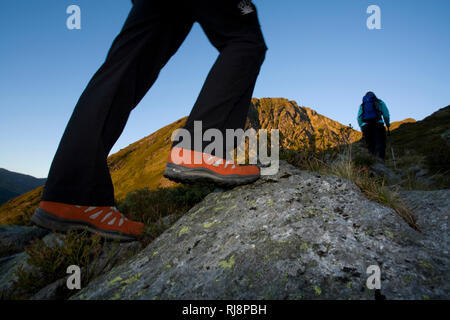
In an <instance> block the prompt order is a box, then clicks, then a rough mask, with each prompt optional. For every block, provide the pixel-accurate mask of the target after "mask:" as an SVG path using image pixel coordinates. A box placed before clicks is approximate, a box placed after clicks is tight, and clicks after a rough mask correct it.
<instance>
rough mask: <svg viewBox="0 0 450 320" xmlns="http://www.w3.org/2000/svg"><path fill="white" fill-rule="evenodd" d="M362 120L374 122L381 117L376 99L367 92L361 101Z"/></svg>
mask: <svg viewBox="0 0 450 320" xmlns="http://www.w3.org/2000/svg"><path fill="white" fill-rule="evenodd" d="M362 109H363V110H362V120H363V121H364V122H365V123H376V122H378V121H380V120H382V119H381V112H380V109H379V108H378V99H377V97H376V96H375V95H374V94H367V95H365V96H364V98H363V103H362Z"/></svg>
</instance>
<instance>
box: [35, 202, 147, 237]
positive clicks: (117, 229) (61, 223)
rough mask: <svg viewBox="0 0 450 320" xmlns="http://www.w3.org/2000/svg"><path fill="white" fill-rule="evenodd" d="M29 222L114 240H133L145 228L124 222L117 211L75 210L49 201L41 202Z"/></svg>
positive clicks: (98, 208) (109, 208)
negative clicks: (82, 231) (87, 232)
mask: <svg viewBox="0 0 450 320" xmlns="http://www.w3.org/2000/svg"><path fill="white" fill-rule="evenodd" d="M31 221H32V222H34V223H35V224H37V225H38V226H41V227H44V228H47V229H51V230H56V231H61V232H66V231H69V230H88V231H90V232H93V233H99V234H100V235H101V236H103V237H104V238H106V239H116V240H135V239H136V236H139V235H141V234H142V231H143V228H144V224H142V223H140V222H134V221H131V220H128V219H127V218H125V216H124V215H123V214H121V213H120V212H119V210H117V208H116V207H89V206H76V205H71V204H65V203H60V202H52V201H41V202H40V204H39V208H37V209H36V212H35V213H34V215H33V216H32V217H31Z"/></svg>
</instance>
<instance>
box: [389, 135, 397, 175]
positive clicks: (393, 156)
mask: <svg viewBox="0 0 450 320" xmlns="http://www.w3.org/2000/svg"><path fill="white" fill-rule="evenodd" d="M388 137H389V145H390V146H391V154H392V160H393V161H394V168H395V169H396V170H397V165H396V163H395V155H394V148H393V147H392V139H391V129H389V128H388Z"/></svg>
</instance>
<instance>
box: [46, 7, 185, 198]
mask: <svg viewBox="0 0 450 320" xmlns="http://www.w3.org/2000/svg"><path fill="white" fill-rule="evenodd" d="M134 2H135V4H134V6H133V8H132V9H131V12H130V14H129V16H128V18H127V20H126V22H125V25H124V26H123V29H122V31H121V32H120V34H119V35H118V36H117V38H116V39H115V40H114V42H113V44H112V46H111V49H110V50H109V53H108V55H107V58H106V60H105V62H104V63H103V65H102V66H101V67H100V69H99V70H98V71H97V72H96V73H95V75H94V76H93V78H92V79H91V81H90V82H89V84H88V85H87V87H86V89H85V90H84V92H83V94H82V95H81V97H80V99H79V101H78V103H77V105H76V107H75V109H74V111H73V114H72V116H71V118H70V121H69V123H68V125H67V127H66V129H65V132H64V135H63V137H62V139H61V141H60V143H59V147H58V150H57V152H56V155H55V157H54V159H53V162H52V165H51V168H50V172H49V175H48V179H47V183H46V186H45V189H44V193H43V196H42V200H47V201H55V202H64V203H68V204H76V205H89V206H109V205H113V204H114V190H113V185H112V181H111V177H110V174H109V170H108V166H107V163H106V158H107V156H108V154H109V151H110V150H111V148H112V146H113V145H114V143H115V142H116V140H117V139H118V137H119V136H120V134H121V133H122V130H123V128H124V126H125V123H126V122H127V119H128V116H129V114H130V112H131V110H132V109H133V108H134V107H135V106H136V105H137V104H138V103H139V101H140V100H141V99H142V97H143V96H144V95H145V93H146V92H147V91H148V89H149V88H150V87H151V85H152V84H153V82H154V81H155V80H156V78H157V76H158V73H159V71H160V69H161V68H162V67H163V66H164V65H165V64H166V62H167V61H168V60H169V58H170V57H171V56H172V55H173V54H174V53H175V52H176V51H177V49H178V48H179V46H180V45H181V43H182V42H183V40H184V39H185V37H186V36H187V34H188V33H189V30H190V28H191V26H192V23H193V20H192V18H191V16H190V12H189V10H188V8H180V7H177V6H174V5H173V4H172V3H167V2H163V1H147V0H135V1H134ZM180 3H181V2H180ZM180 5H181V4H180Z"/></svg>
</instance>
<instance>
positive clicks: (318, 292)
mask: <svg viewBox="0 0 450 320" xmlns="http://www.w3.org/2000/svg"><path fill="white" fill-rule="evenodd" d="M314 292H315V293H316V294H317V295H318V296H320V295H321V294H322V289H320V288H319V287H318V286H314Z"/></svg>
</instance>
